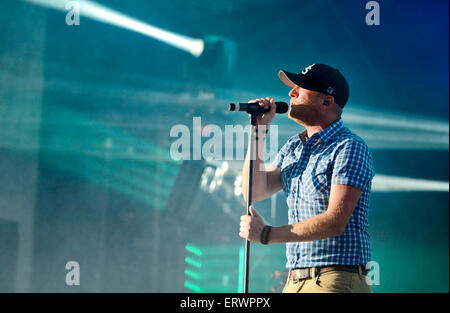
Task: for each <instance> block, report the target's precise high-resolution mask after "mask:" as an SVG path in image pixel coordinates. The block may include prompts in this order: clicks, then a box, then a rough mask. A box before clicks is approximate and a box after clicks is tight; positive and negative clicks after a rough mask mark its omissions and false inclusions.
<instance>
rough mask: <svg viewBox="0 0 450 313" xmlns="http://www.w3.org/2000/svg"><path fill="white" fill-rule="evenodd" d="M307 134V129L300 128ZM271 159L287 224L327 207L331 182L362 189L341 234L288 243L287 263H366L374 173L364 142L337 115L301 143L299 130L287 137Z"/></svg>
mask: <svg viewBox="0 0 450 313" xmlns="http://www.w3.org/2000/svg"><path fill="white" fill-rule="evenodd" d="M305 135H306V131H305V132H303V133H302V134H300V136H302V137H305ZM272 164H273V165H275V166H277V167H279V168H280V169H281V177H282V185H283V191H284V192H285V194H286V196H287V205H288V207H289V224H295V223H298V222H300V221H303V220H306V219H308V218H310V217H312V216H315V215H317V214H320V213H323V212H325V211H326V210H327V208H328V200H329V198H330V189H331V185H333V184H344V185H351V186H354V187H357V188H359V189H361V190H362V194H361V197H360V199H359V201H358V203H357V205H356V207H355V209H354V211H353V214H352V216H351V218H350V220H349V222H348V224H347V225H346V227H345V230H344V232H343V233H342V235H340V236H337V237H331V238H326V239H323V240H317V241H307V242H290V243H287V244H286V257H287V263H286V267H287V268H302V267H316V266H327V265H365V264H366V263H367V262H369V261H370V236H369V232H368V226H369V225H368V209H369V195H370V190H371V185H372V178H373V176H374V175H375V173H374V170H373V162H372V156H371V154H370V152H369V149H368V147H367V145H366V144H365V142H364V141H363V140H362V139H361V138H360V137H358V136H357V135H356V134H354V133H353V132H351V131H350V130H349V129H348V128H346V127H344V125H343V123H342V120H341V119H339V120H338V121H336V122H335V123H333V124H332V125H330V126H329V127H327V128H326V129H324V130H322V131H320V132H318V133H315V134H314V135H313V136H311V138H309V139H306V142H305V144H303V142H302V140H301V139H300V137H299V135H295V136H293V137H292V138H290V139H289V140H288V141H287V143H286V144H285V145H284V146H283V147H282V148H281V150H280V151H279V152H278V154H277V156H276V158H275V160H274V161H273V163H272Z"/></svg>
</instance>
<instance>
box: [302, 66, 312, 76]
mask: <svg viewBox="0 0 450 313" xmlns="http://www.w3.org/2000/svg"><path fill="white" fill-rule="evenodd" d="M314 65H315V64H311V65H310V66H308V67H307V68H305V69H304V70H303V71H302V74H303V75H305V74H306V73H308V72H309V71H310V70H311V69H312V67H313V66H314Z"/></svg>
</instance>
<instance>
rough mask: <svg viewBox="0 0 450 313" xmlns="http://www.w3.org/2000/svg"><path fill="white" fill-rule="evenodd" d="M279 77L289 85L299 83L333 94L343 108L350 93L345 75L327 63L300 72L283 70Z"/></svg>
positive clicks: (314, 65)
mask: <svg viewBox="0 0 450 313" xmlns="http://www.w3.org/2000/svg"><path fill="white" fill-rule="evenodd" d="M278 77H279V78H280V79H281V81H282V82H283V83H285V84H286V85H288V86H289V87H294V86H295V85H297V86H300V87H302V88H305V89H308V90H313V91H318V92H322V93H324V94H326V95H330V96H333V97H334V101H335V102H336V103H337V104H338V105H339V106H340V107H341V108H344V106H345V104H346V103H347V100H348V96H349V94H350V90H349V87H348V83H347V80H346V79H345V77H344V75H342V74H341V72H339V70H338V69H336V68H333V67H331V66H329V65H326V64H312V65H310V66H308V67H306V68H305V69H304V70H303V71H301V72H300V73H298V74H295V73H291V72H288V71H283V70H281V71H280V72H279V73H278Z"/></svg>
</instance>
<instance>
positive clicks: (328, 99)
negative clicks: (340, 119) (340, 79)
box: [322, 96, 334, 106]
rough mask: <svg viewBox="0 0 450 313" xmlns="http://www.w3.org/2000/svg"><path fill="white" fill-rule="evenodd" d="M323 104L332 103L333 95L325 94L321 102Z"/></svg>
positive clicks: (328, 104)
mask: <svg viewBox="0 0 450 313" xmlns="http://www.w3.org/2000/svg"><path fill="white" fill-rule="evenodd" d="M322 104H323V105H324V106H331V105H333V104H334V97H333V96H325V98H324V99H323V103H322Z"/></svg>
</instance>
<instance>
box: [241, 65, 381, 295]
mask: <svg viewBox="0 0 450 313" xmlns="http://www.w3.org/2000/svg"><path fill="white" fill-rule="evenodd" d="M278 76H279V78H280V79H281V81H282V82H283V83H284V84H286V85H287V86H289V87H291V88H292V89H291V91H290V92H289V96H290V109H289V118H290V119H292V120H293V121H295V122H297V123H298V124H300V125H302V126H304V127H305V131H303V132H302V133H300V134H298V135H295V136H293V137H291V138H290V139H289V140H288V141H287V142H286V144H285V145H284V146H283V147H282V148H281V150H280V151H279V152H278V154H277V156H276V158H275V160H274V162H272V165H270V166H268V167H267V168H265V166H264V162H263V161H262V160H263V156H261V155H260V153H255V154H256V159H255V160H254V173H253V188H252V197H253V199H252V201H260V200H264V199H266V198H268V197H270V196H271V195H273V194H274V193H276V192H278V191H280V190H281V189H283V191H284V193H285V195H286V201H287V205H288V207H289V211H288V215H289V224H288V225H284V226H278V227H275V226H274V227H272V226H269V225H264V221H263V219H262V217H261V216H260V215H259V214H258V213H257V212H256V210H255V209H254V208H253V207H250V213H251V216H248V215H243V216H242V217H241V223H240V232H239V236H241V237H242V238H246V239H248V240H249V241H252V242H260V243H263V244H269V243H286V257H287V263H286V267H287V268H288V269H289V275H288V279H287V282H286V285H285V286H284V288H283V292H286V293H296V292H298V293H303V292H359V293H363V292H370V286H368V285H367V283H366V280H365V275H366V269H365V264H366V263H368V262H369V261H370V236H369V233H368V209H369V197H370V191H371V182H372V178H373V176H374V170H373V163H372V156H371V154H370V152H369V149H368V147H367V145H366V143H365V142H364V141H363V140H362V139H361V138H360V137H358V136H357V135H355V134H354V133H353V132H351V131H350V130H349V129H348V128H346V127H345V126H344V125H343V122H342V120H341V114H342V110H343V108H344V106H345V104H346V103H347V100H348V96H349V87H348V83H347V81H346V79H345V78H344V76H343V75H342V74H341V73H340V72H339V70H337V69H335V68H332V67H330V66H328V65H325V64H312V65H310V66H308V67H307V68H305V69H304V70H303V71H302V72H301V73H299V74H295V73H291V72H287V71H280V72H279V74H278ZM255 101H256V102H258V103H259V105H260V106H262V107H264V108H266V109H268V108H270V111H269V112H267V113H265V114H264V115H260V116H258V120H257V124H258V125H257V134H256V137H257V141H256V151H265V137H266V133H267V132H266V131H265V130H266V129H267V128H268V127H269V125H270V123H271V121H272V119H273V117H274V115H275V110H276V103H275V101H274V99H272V98H265V99H264V98H261V99H256V100H251V101H249V102H255ZM248 166H249V151H248V152H247V156H246V160H245V162H244V167H243V170H242V174H243V182H244V185H243V194H244V195H247V190H248Z"/></svg>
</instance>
